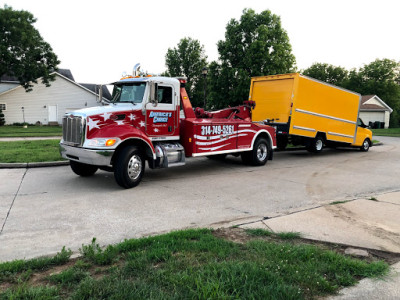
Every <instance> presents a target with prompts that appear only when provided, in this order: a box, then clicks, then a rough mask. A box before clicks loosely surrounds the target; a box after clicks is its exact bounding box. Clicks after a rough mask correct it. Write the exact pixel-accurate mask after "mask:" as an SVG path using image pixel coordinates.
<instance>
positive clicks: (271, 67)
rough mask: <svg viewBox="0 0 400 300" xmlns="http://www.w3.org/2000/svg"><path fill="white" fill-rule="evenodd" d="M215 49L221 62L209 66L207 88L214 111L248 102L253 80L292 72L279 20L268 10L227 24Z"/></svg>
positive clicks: (245, 14) (248, 13)
mask: <svg viewBox="0 0 400 300" xmlns="http://www.w3.org/2000/svg"><path fill="white" fill-rule="evenodd" d="M217 46H218V52H219V60H220V62H213V63H212V64H211V65H210V73H209V84H208V85H209V87H210V93H209V95H210V96H209V98H210V102H211V104H212V106H213V107H214V108H219V107H224V106H226V105H229V104H230V105H236V104H239V103H241V102H242V101H243V100H245V99H247V98H248V95H249V88H250V78H251V77H252V76H261V75H273V74H279V73H287V72H291V71H293V70H294V68H295V57H294V55H293V54H292V47H291V45H290V43H289V38H288V35H287V33H286V31H285V30H284V29H283V28H282V26H281V21H280V18H279V17H278V16H277V15H274V14H272V13H271V11H269V10H266V11H263V12H261V13H260V14H256V13H255V11H254V10H252V9H245V10H244V11H243V14H242V16H241V18H240V20H235V19H231V20H230V21H229V23H228V24H227V26H226V32H225V40H221V41H219V42H218V44H217ZM222 91H224V92H222Z"/></svg>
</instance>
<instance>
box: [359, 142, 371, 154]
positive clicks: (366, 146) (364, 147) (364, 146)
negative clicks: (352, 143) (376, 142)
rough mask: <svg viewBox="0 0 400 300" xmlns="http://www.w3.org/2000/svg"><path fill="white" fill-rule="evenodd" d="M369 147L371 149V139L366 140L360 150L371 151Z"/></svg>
mask: <svg viewBox="0 0 400 300" xmlns="http://www.w3.org/2000/svg"><path fill="white" fill-rule="evenodd" d="M369 147H371V141H370V140H369V139H365V140H364V142H363V144H362V146H361V147H360V150H361V151H363V152H367V151H368V150H369Z"/></svg>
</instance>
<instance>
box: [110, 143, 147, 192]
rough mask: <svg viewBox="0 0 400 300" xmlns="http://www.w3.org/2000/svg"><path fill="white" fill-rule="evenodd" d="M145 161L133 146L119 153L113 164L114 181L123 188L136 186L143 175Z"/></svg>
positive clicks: (138, 150)
mask: <svg viewBox="0 0 400 300" xmlns="http://www.w3.org/2000/svg"><path fill="white" fill-rule="evenodd" d="M144 166H145V160H144V156H143V154H142V152H141V151H140V149H139V148H137V147H135V146H128V147H125V148H124V149H122V150H121V152H119V154H118V156H117V158H116V160H115V164H114V178H115V181H116V182H117V183H118V184H119V185H120V186H121V187H123V188H126V189H129V188H133V187H135V186H137V185H138V184H139V183H140V181H141V180H142V177H143V174H144Z"/></svg>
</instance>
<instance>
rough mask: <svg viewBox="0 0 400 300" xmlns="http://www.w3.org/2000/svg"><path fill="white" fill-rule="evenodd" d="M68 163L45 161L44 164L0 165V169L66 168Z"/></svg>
mask: <svg viewBox="0 0 400 300" xmlns="http://www.w3.org/2000/svg"><path fill="white" fill-rule="evenodd" d="M68 165H69V160H68V161H46V162H31V163H0V169H25V168H26V169H28V168H42V167H59V166H68Z"/></svg>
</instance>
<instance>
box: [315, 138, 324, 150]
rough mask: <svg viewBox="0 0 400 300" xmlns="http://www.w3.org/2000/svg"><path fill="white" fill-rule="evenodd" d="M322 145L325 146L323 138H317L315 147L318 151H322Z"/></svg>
mask: <svg viewBox="0 0 400 300" xmlns="http://www.w3.org/2000/svg"><path fill="white" fill-rule="evenodd" d="M322 146H323V143H322V141H321V140H317V141H316V142H315V149H316V150H317V151H321V150H322Z"/></svg>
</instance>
